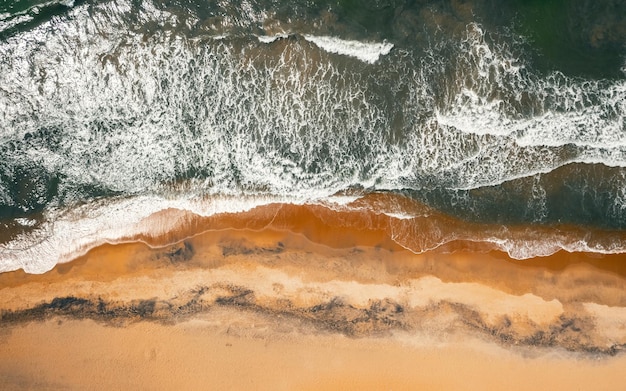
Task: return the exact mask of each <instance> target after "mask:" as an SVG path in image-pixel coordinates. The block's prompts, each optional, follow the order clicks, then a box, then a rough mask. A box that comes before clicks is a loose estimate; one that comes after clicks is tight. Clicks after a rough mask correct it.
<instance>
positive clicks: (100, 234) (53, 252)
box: [0, 196, 285, 274]
mask: <svg viewBox="0 0 626 391" xmlns="http://www.w3.org/2000/svg"><path fill="white" fill-rule="evenodd" d="M282 201H285V200H284V199H281V198H276V197H254V198H252V197H237V198H232V197H214V198H210V199H200V198H198V199H184V198H182V199H166V198H162V197H155V196H140V197H131V198H122V199H117V200H108V201H99V202H92V203H89V204H85V205H82V206H79V207H76V208H73V209H63V210H49V211H48V212H47V213H46V215H45V220H46V221H47V222H46V223H45V224H44V225H43V226H42V227H41V228H38V229H36V230H35V232H33V233H29V234H23V235H22V236H20V237H19V238H17V239H15V240H13V241H11V242H9V243H7V244H4V245H0V272H7V271H12V270H17V269H20V268H22V269H24V271H26V272H27V273H37V274H38V273H44V272H46V271H48V270H50V269H52V268H53V267H54V266H55V265H56V264H58V263H63V262H67V261H70V260H72V259H74V258H76V257H78V256H80V255H82V254H84V253H86V252H87V251H88V250H90V249H91V248H94V247H97V246H99V245H102V244H104V243H118V242H120V241H123V240H124V238H132V237H134V236H136V235H139V234H145V235H148V236H159V235H161V234H165V233H167V232H169V231H171V230H172V229H175V228H178V227H179V224H181V222H180V221H176V220H163V219H154V218H151V216H153V215H155V214H156V213H157V212H160V211H164V210H168V209H178V210H182V211H187V212H190V213H193V214H195V215H198V216H211V215H215V214H219V213H237V212H243V211H247V210H250V209H252V208H254V207H256V206H259V205H266V204H269V203H273V202H282ZM183 223H184V222H183ZM155 224H157V225H155Z"/></svg>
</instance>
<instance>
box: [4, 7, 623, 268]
mask: <svg viewBox="0 0 626 391" xmlns="http://www.w3.org/2000/svg"><path fill="white" fill-rule="evenodd" d="M624 15H626V5H625V3H623V2H619V1H610V0H602V1H595V2H592V1H566V0H555V1H544V2H539V1H530V0H518V1H495V0H475V1H472V0H467V1H461V0H451V1H435V0H433V1H401V0H389V1H385V0H371V1H354V0H347V1H322V0H320V1H291V2H286V1H278V0H255V1H252V0H251V1H242V2H228V1H211V0H205V1H198V0H183V1H167V0H141V1H140V0H111V1H98V0H91V1H90V0H86V1H61V2H58V1H54V0H53V1H48V2H40V1H8V2H5V3H4V5H2V6H0V271H9V270H16V269H19V268H22V269H24V270H26V271H27V272H31V273H41V272H44V271H46V270H49V269H50V268H52V267H53V266H54V265H55V264H57V263H59V262H65V261H69V260H71V259H72V258H73V257H75V256H76V255H77V254H80V253H82V252H84V251H87V250H88V249H89V248H92V247H94V246H97V245H99V244H102V243H105V242H116V241H124V240H133V239H132V238H136V237H137V236H141V235H144V236H146V235H147V236H150V235H157V234H163V233H165V232H167V231H168V230H169V229H173V228H174V227H175V226H177V224H179V223H180V222H170V221H167V219H165V220H164V219H155V218H154V216H155V214H159V213H161V212H163V211H167V210H174V209H176V210H182V211H185V212H186V213H188V216H196V217H199V218H210V217H211V216H216V215H220V214H224V213H231V214H236V213H240V212H245V211H249V210H251V209H254V208H258V207H263V206H265V207H267V205H270V204H277V205H284V204H293V205H300V206H307V205H308V206H311V205H316V208H317V207H319V208H322V207H323V208H324V212H319V213H321V214H322V215H324V216H325V217H324V218H325V219H327V220H328V219H330V220H332V219H333V218H336V219H337V220H338V221H339V220H341V221H342V222H338V223H337V224H348V223H346V222H345V221H344V220H345V219H344V220H342V219H343V217H346V216H348V217H350V216H353V215H351V213H353V212H355V211H358V212H359V213H367V214H369V215H370V216H380V215H384V216H387V217H386V218H388V219H391V220H392V221H391V223H388V227H387V226H386V227H387V228H388V229H387V228H385V229H387V231H385V232H387V234H389V235H390V237H392V238H394V240H396V242H397V243H398V244H399V245H400V246H402V247H404V248H407V249H409V250H411V251H414V252H424V251H433V250H435V249H437V248H444V247H446V245H448V244H450V243H453V242H455V241H457V242H458V241H462V242H464V243H479V244H481V245H484V248H487V249H496V250H499V251H504V252H507V253H508V255H509V256H511V257H513V258H516V259H526V258H532V257H536V256H545V255H550V254H553V253H555V252H557V251H570V252H573V251H584V252H593V253H599V254H621V253H625V252H626V119H625V117H624V115H625V113H626V47H625V46H624V42H626V31H625V29H624V27H623V26H624V25H625V23H626V21H625V16H624ZM308 206H307V207H308ZM314 209H315V208H314ZM270 210H273V209H272V208H270ZM315 210H317V209H315ZM329 213H330V215H332V214H333V213H334V214H335V215H334V216H335V217H330V215H329ZM341 216H343V217H341ZM346 218H347V217H346ZM351 218H352V217H351ZM351 221H352V222H351V223H349V224H348V225H350V224H352V225H353V226H356V227H357V228H358V226H359V225H362V224H367V223H366V222H364V220H363V219H359V218H353V219H352V220H351ZM368 221H371V219H370V220H368ZM268 224H269V223H268ZM385 224H387V223H385ZM389 227H390V228H389ZM425 238H426V239H427V240H426V239H425ZM481 248H482V247H481Z"/></svg>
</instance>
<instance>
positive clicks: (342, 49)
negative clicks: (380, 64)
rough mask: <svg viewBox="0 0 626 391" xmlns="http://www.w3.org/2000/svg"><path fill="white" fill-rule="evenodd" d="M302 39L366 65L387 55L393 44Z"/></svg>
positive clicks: (305, 37) (312, 37) (306, 36)
mask: <svg viewBox="0 0 626 391" xmlns="http://www.w3.org/2000/svg"><path fill="white" fill-rule="evenodd" d="M304 39H306V40H307V41H309V42H313V43H314V44H315V45H317V46H318V47H319V48H320V49H323V50H325V51H327V52H330V53H335V54H341V55H343V56H350V57H354V58H357V59H359V60H361V61H363V62H366V63H368V64H374V63H375V62H376V61H378V60H379V58H380V56H385V55H387V54H389V52H390V51H391V49H393V44H392V43H389V42H382V43H377V42H360V41H351V40H346V39H341V38H337V37H329V36H315V35H305V36H304Z"/></svg>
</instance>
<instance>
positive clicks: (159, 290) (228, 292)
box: [0, 214, 626, 390]
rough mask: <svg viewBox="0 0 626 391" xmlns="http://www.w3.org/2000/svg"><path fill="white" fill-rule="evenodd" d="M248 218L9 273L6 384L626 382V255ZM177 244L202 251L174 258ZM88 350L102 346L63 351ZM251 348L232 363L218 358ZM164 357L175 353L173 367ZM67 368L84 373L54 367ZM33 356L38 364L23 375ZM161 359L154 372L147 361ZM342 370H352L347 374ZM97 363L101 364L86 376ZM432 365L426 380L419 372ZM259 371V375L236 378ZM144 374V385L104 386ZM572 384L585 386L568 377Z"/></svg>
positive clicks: (3, 291)
mask: <svg viewBox="0 0 626 391" xmlns="http://www.w3.org/2000/svg"><path fill="white" fill-rule="evenodd" d="M273 216H274V217H275V216H276V215H275V214H274V215H273ZM236 217H237V218H240V219H241V220H240V222H241V223H242V226H236V225H235V227H236V228H233V227H232V226H231V228H225V227H222V228H221V229H214V230H204V231H203V232H202V233H200V234H197V235H188V234H189V232H190V231H193V230H194V229H197V228H198V227H200V226H201V225H198V224H189V225H188V226H187V227H183V228H181V229H180V230H178V231H168V232H167V234H166V235H165V236H163V237H161V238H160V239H159V238H158V237H157V238H154V239H153V244H154V243H157V242H158V240H163V242H162V243H163V244H164V245H163V246H150V245H148V244H146V243H145V242H139V241H135V242H130V241H129V242H126V243H123V244H105V245H102V246H99V247H96V248H94V249H92V250H90V251H89V252H88V253H87V254H85V255H83V256H81V257H79V258H77V259H76V260H74V261H72V262H69V263H63V264H58V265H56V266H55V267H54V268H53V269H52V270H51V271H49V272H47V273H44V274H27V273H25V272H23V271H14V272H8V273H2V274H0V331H1V332H2V333H1V334H0V341H1V342H2V343H3V344H5V346H6V347H7V349H6V350H5V353H0V364H2V365H0V367H4V368H14V369H12V370H11V371H10V373H15V374H18V375H16V376H18V378H11V377H10V376H9V374H7V373H8V372H6V371H7V370H6V369H5V372H4V373H3V372H1V371H0V378H2V377H4V378H5V379H4V381H5V382H6V384H10V385H11V386H14V388H15V389H21V388H28V386H29V385H32V386H33V387H34V386H43V387H44V388H46V387H48V388H54V387H57V385H54V384H52V383H50V384H48V383H45V384H44V383H37V382H38V381H43V380H42V379H48V380H50V379H55V380H58V379H63V381H64V383H59V384H60V385H58V387H57V388H70V389H79V388H85V387H86V386H93V385H94V384H95V383H90V382H96V380H94V379H99V380H97V385H99V386H101V387H102V389H106V388H111V387H113V388H115V387H126V386H128V387H131V386H136V385H138V384H143V385H145V387H147V388H153V389H167V388H172V387H174V385H173V384H170V381H172V380H167V379H166V380H164V378H163V377H164V376H165V375H164V374H170V373H171V374H172V376H174V377H176V378H177V379H181V380H180V383H177V384H178V385H179V386H180V387H190V388H201V386H200V385H201V384H214V385H224V387H235V388H244V387H245V384H256V385H257V386H258V387H257V388H259V389H269V388H273V389H276V388H278V389H280V386H281V385H284V388H285V389H293V388H296V389H336V388H337V387H341V388H349V387H353V388H361V389H363V388H364V389H367V388H368V387H370V388H371V389H376V388H381V387H393V388H395V389H412V388H413V389H414V388H415V387H422V389H427V390H428V389H441V388H445V389H462V388H464V385H465V384H466V383H465V382H463V381H459V380H458V379H456V378H454V377H449V376H446V375H445V373H448V372H450V371H452V372H454V371H457V370H458V368H456V367H455V366H467V365H470V366H472V368H473V369H472V371H473V372H471V371H470V372H467V373H465V375H467V376H471V377H472V379H473V380H471V381H474V382H475V385H476V387H478V386H479V385H480V384H483V385H485V384H493V387H496V388H502V387H506V388H509V389H549V388H552V389H554V387H559V386H562V385H563V384H572V385H581V384H582V385H587V386H589V387H592V386H594V388H595V389H602V387H604V386H605V385H606V387H605V388H606V389H609V388H610V384H613V385H614V384H619V383H615V382H616V381H619V382H622V381H624V380H626V379H622V377H623V376H622V375H621V372H620V371H616V370H615V368H617V367H619V366H620V365H622V366H623V365H624V364H626V355H625V354H624V353H623V352H624V350H626V293H624V292H626V265H624V262H622V261H623V257H622V256H619V255H614V256H602V255H598V254H586V253H575V254H569V253H557V254H555V255H552V256H550V257H545V258H534V259H531V260H526V261H517V260H513V259H511V258H509V257H508V256H507V255H506V254H505V253H502V252H497V251H482V250H481V249H476V248H475V247H474V246H469V247H466V248H463V247H462V246H459V247H458V248H456V249H454V251H449V252H439V251H430V252H425V253H423V254H415V253H412V252H410V251H408V250H406V249H403V248H401V247H399V246H397V245H394V244H393V242H391V241H389V239H388V238H385V237H384V235H382V234H381V231H376V230H371V229H357V228H355V227H354V226H352V228H351V227H349V226H348V227H346V226H345V224H344V225H343V226H342V225H335V226H334V228H333V229H331V230H327V227H328V220H323V221H325V223H326V225H324V224H320V225H315V224H311V220H310V219H308V220H307V219H303V220H300V221H297V220H293V221H291V222H289V221H283V222H282V224H283V225H280V224H276V218H274V220H273V222H274V224H273V225H270V224H266V223H264V220H262V219H259V220H250V219H246V218H249V217H250V216H249V215H237V216H236ZM159 218H160V219H165V218H167V216H166V215H163V216H160V217H159ZM228 222H229V223H232V220H231V221H228ZM192 223H193V222H192ZM278 223H280V222H278ZM287 223H290V224H291V227H294V226H295V227H296V228H297V229H286V228H285V226H287ZM342 232H343V233H344V234H345V235H343V236H342V235H341V233H342ZM176 238H185V239H182V240H180V241H176V243H175V244H170V245H165V243H167V241H168V240H172V241H174V240H173V239H176ZM88 336H89V337H88ZM74 338H79V339H80V338H83V339H86V340H84V341H83V340H81V342H80V343H77V344H74V343H70V344H68V345H71V346H61V342H60V341H64V340H65V341H69V340H72V339H74ZM88 338H91V339H88ZM96 341H104V342H96ZM128 341H133V342H132V343H131V344H128ZM197 344H204V345H203V346H207V349H208V350H207V351H196V350H194V349H196V347H195V346H196V345H197ZM229 344H230V346H229ZM150 346H159V348H158V349H157V348H152V347H150ZM234 346H239V347H240V350H238V351H237V353H236V354H233V355H231V356H228V357H229V358H228V360H225V361H221V360H217V359H216V358H215V357H214V356H211V353H209V351H212V350H211V349H218V347H219V349H222V350H224V352H223V353H224V354H227V352H228V351H229V350H228V349H230V348H231V347H234ZM268 346H269V347H268ZM246 347H248V350H246V349H247V348H246ZM140 349H143V350H142V351H141V352H140ZM154 349H156V350H154ZM159 349H161V350H160V351H161V352H167V353H163V354H165V356H161V358H163V360H162V362H158V363H156V362H154V360H152V359H151V357H158V356H159V355H158V354H157V353H154V354H153V351H154V352H157V351H159ZM189 349H191V350H192V353H188V350H189ZM219 349H218V350H219ZM231 350H234V349H231ZM51 351H57V352H58V351H64V352H67V353H66V354H65V356H67V357H71V358H67V359H61V358H58V355H55V359H54V360H51V359H50V357H49V356H46V352H51ZM16 352H27V353H19V354H17V356H15V357H14V359H13V361H11V359H10V357H11V355H12V354H14V355H15V354H16ZM146 352H147V353H146ZM368 352H369V353H368ZM372 352H376V354H371V353H372ZM140 353H141V354H140ZM144 354H145V355H146V357H148V358H150V359H149V360H146V361H145V362H144V361H142V360H143V359H142V360H139V361H137V357H138V356H137V355H140V356H141V355H144ZM307 355H312V356H313V358H307V359H306V360H304V358H303V357H304V356H307ZM166 356H167V357H170V358H169V359H165V357H166ZM113 357H116V358H113ZM142 357H143V356H142ZM307 357H308V356H307ZM329 357H335V358H337V359H340V360H342V361H341V363H340V364H338V365H336V366H334V367H332V368H330V369H329V368H326V367H324V366H323V363H324V362H325V360H328V359H329ZM79 358H82V359H83V360H86V362H88V364H89V365H87V367H86V369H85V372H84V374H81V375H77V376H76V377H71V376H70V373H71V369H70V368H76V365H77V364H76V362H74V361H75V360H79ZM118 358H119V359H118ZM207 360H208V361H211V360H213V361H211V362H214V364H212V365H213V366H212V367H211V368H212V369H214V370H215V372H214V373H213V372H211V374H210V376H209V375H208V374H203V375H201V376H195V377H194V376H193V375H192V372H193V371H192V370H191V369H189V368H196V369H195V370H200V369H199V368H200V367H201V366H202V365H203V364H202V363H203V362H207ZM303 360H304V361H303ZM307 360H313V361H307ZM53 361H54V362H53ZM56 361H60V362H56ZM157 361H158V360H157ZM405 361H406V362H405ZM416 361H419V362H420V363H421V364H420V365H421V367H422V368H427V369H426V370H425V372H424V373H422V372H419V371H415V369H413V370H411V368H413V367H411V366H409V365H408V364H407V362H416ZM475 361H477V362H475ZM268 362H277V363H281V364H280V365H283V367H285V368H291V369H290V371H291V372H288V373H287V374H283V373H280V374H279V373H276V372H272V367H271V366H270V367H268V366H267V365H269V364H267V363H268ZM468 363H469V364H468ZM35 364H36V365H35ZM33 365H34V366H33ZM494 365H495V366H499V368H500V369H494ZM31 367H32V368H33V369H30V368H31ZM244 367H251V368H253V369H252V370H251V371H249V372H246V371H244V372H245V373H244V372H237V370H233V368H244ZM125 368H126V369H125ZM127 368H137V369H136V370H137V371H139V372H140V373H139V375H137V376H139V377H133V376H134V375H133V374H131V373H130V372H127V375H128V376H126V377H125V376H122V377H120V378H113V377H111V376H109V375H107V376H108V377H106V378H104V377H103V376H104V374H107V373H109V374H110V373H114V372H115V371H124V370H128V369H127ZM229 368H230V369H229ZM34 371H43V372H42V373H44V374H45V375H43V377H38V375H36V372H34ZM64 371H65V372H64ZM377 371H378V372H377ZM494 371H495V372H497V373H495V372H494ZM498 371H499V372H498ZM570 371H574V372H575V373H576V374H577V376H578V375H580V376H578V378H577V377H576V376H570V377H565V374H566V373H568V372H570ZM494 373H495V374H494ZM61 374H64V375H62V376H61ZM316 374H326V375H328V377H327V378H319V377H315V375H316ZM583 374H585V375H584V376H583ZM465 375H464V376H465ZM20 376H21V377H20ZM90 376H91V377H90ZM281 376H282V377H281ZM307 376H308V377H307ZM600 377H601V378H602V380H601V381H602V382H604V381H606V384H604V383H602V384H601V383H600V382H599V380H598V378H600ZM133 379H137V380H133ZM158 379H160V380H158ZM299 379H301V380H302V382H300V383H298V382H297V381H299ZM512 379H517V380H515V382H517V383H514V380H512ZM537 379H541V380H537ZM575 379H577V380H575ZM46 381H47V380H46ZM133 381H137V382H138V383H136V384H135V383H132V382H133ZM307 381H310V382H309V383H307ZM33 382H34V383H33ZM202 382H204V383H202ZM207 382H208V383H207ZM245 382H248V383H245ZM244 383H245V384H244ZM20 384H22V385H25V386H24V387H22V386H20ZM548 385H551V386H550V387H548ZM361 386H362V387H361ZM516 387H517V388H516ZM598 387H599V388H598Z"/></svg>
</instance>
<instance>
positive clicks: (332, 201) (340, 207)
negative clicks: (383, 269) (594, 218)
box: [0, 193, 626, 273]
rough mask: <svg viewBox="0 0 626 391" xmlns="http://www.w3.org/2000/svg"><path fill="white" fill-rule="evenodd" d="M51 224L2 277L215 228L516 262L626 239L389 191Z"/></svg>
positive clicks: (145, 208) (137, 205) (141, 202)
mask: <svg viewBox="0 0 626 391" xmlns="http://www.w3.org/2000/svg"><path fill="white" fill-rule="evenodd" d="M49 221H53V223H49V224H47V225H44V226H42V227H40V228H38V229H37V230H36V231H35V232H34V233H31V234H28V235H23V236H21V237H20V238H18V239H16V240H13V241H11V242H10V243H8V244H5V245H2V246H1V247H0V257H1V259H2V263H1V264H0V268H1V269H0V270H1V271H2V272H5V271H10V270H16V269H19V268H22V269H24V270H25V271H26V272H28V273H43V272H45V271H47V270H50V269H51V268H53V267H54V266H55V265H56V264H57V263H62V262H68V261H71V260H72V259H74V258H76V257H78V256H80V255H82V254H84V253H86V252H87V251H89V250H90V249H92V248H94V247H97V246H99V245H102V244H104V243H124V242H134V241H141V242H145V243H147V244H149V245H151V246H156V247H160V246H166V245H169V244H172V243H176V242H178V241H181V240H183V239H185V238H188V237H192V236H195V235H198V234H200V233H204V232H207V231H213V230H226V229H235V230H241V229H247V230H254V231H259V230H265V229H273V230H286V231H290V232H293V233H296V234H301V235H303V236H305V237H306V238H307V239H308V240H311V241H313V242H316V243H320V244H323V245H326V246H330V247H334V248H352V247H359V246H368V247H380V248H384V249H387V250H390V251H400V250H409V251H411V252H414V253H425V252H430V251H435V252H444V253H449V252H453V251H457V250H471V251H478V252H481V251H482V252H488V251H493V250H496V251H501V252H505V253H507V254H508V256H509V257H511V258H513V259H528V258H533V257H538V256H549V255H552V254H554V253H556V252H558V251H561V250H564V251H568V252H591V253H597V254H620V253H624V252H626V233H624V232H615V231H603V230H589V229H581V228H576V227H574V226H566V225H561V226H546V227H537V226H532V225H517V226H503V225H498V224H477V223H469V222H464V221H461V220H458V219H455V218H453V217H450V216H448V215H445V214H442V213H440V212H438V211H436V210H434V209H432V208H430V207H428V206H426V205H423V204H421V203H418V202H416V201H414V200H412V199H410V198H407V197H404V196H399V195H393V194H389V193H371V194H368V195H365V196H350V195H344V196H336V197H331V198H327V199H325V200H318V201H317V202H315V203H312V202H310V201H307V202H301V203H299V204H294V203H284V202H281V201H280V200H279V199H271V198H265V199H242V198H236V199H233V198H221V199H219V198H218V199H205V200H203V201H200V200H195V201H187V202H183V201H180V200H178V201H173V200H166V199H157V198H149V197H138V198H130V199H120V200H118V201H108V202H107V203H106V204H98V203H95V204H90V205H85V206H83V207H80V208H74V209H72V210H66V211H62V212H61V211H57V213H56V215H55V216H49Z"/></svg>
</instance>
